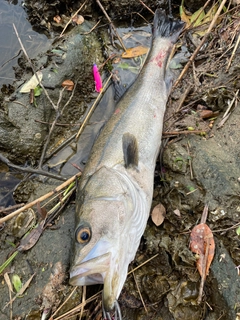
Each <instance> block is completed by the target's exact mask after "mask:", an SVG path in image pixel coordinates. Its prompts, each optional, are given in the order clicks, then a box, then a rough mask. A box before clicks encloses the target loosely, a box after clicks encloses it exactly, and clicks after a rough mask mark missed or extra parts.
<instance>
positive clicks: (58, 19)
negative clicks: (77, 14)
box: [53, 16, 62, 23]
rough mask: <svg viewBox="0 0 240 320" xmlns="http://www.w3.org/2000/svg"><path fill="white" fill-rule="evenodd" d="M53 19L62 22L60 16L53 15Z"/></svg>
mask: <svg viewBox="0 0 240 320" xmlns="http://www.w3.org/2000/svg"><path fill="white" fill-rule="evenodd" d="M53 20H54V21H55V22H56V23H62V18H61V17H60V16H55V17H53Z"/></svg>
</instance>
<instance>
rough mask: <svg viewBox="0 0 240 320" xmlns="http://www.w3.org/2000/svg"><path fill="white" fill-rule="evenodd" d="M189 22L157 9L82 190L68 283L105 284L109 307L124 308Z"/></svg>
mask: <svg viewBox="0 0 240 320" xmlns="http://www.w3.org/2000/svg"><path fill="white" fill-rule="evenodd" d="M183 25H184V23H183V22H180V21H174V20H171V19H170V18H168V17H167V16H166V15H165V13H163V12H162V11H160V10H159V9H157V10H156V12H155V16H154V23H153V44H152V49H151V52H150V54H149V56H148V58H147V61H146V63H145V65H144V67H143V69H142V70H141V72H140V74H139V76H138V78H137V80H136V81H135V82H134V84H133V85H132V86H131V87H130V89H129V90H128V91H127V92H126V94H125V95H124V96H123V98H122V99H121V100H120V102H119V103H118V105H117V107H116V110H115V112H114V114H113V115H112V117H111V118H110V120H109V121H108V122H107V124H106V125H105V127H104V129H103V130H102V132H101V133H100V135H99V137H98V139H97V141H96V142H95V144H94V146H93V149H92V153H91V156H90V159H89V161H88V163H87V165H86V167H85V169H84V172H83V175H82V177H81V182H80V186H79V188H78V194H77V201H76V202H77V207H76V231H75V252H74V260H73V263H72V267H71V270H70V284H71V285H74V286H75V285H79V286H83V285H92V284H99V283H103V284H104V288H103V308H104V310H106V311H107V312H109V311H110V310H112V309H116V308H117V307H118V305H117V299H118V297H119V295H120V292H121V290H122V287H123V285H124V282H125V280H126V277H127V272H128V265H129V263H130V262H131V261H132V260H133V259H134V257H135V254H136V251H137V249H138V246H139V243H140V239H141V237H142V235H143V233H144V230H145V227H146V224H147V220H148V217H149V212H150V208H151V203H152V194H153V179H154V169H155V163H156V158H157V155H158V152H159V148H160V145H161V136H162V126H163V117H164V112H165V108H166V103H167V99H168V95H169V91H170V88H171V81H169V80H168V79H166V78H167V77H166V64H167V60H168V57H169V53H170V51H171V49H172V46H173V43H174V42H175V41H176V40H177V38H178V36H179V34H180V32H181V30H182V28H183ZM119 312H120V311H119ZM108 318H110V316H108Z"/></svg>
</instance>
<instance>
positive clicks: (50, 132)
mask: <svg viewBox="0 0 240 320" xmlns="http://www.w3.org/2000/svg"><path fill="white" fill-rule="evenodd" d="M77 82H78V80H77V81H76V83H75V85H74V88H73V91H72V94H71V96H70V97H69V99H68V101H67V102H66V103H65V105H64V106H63V108H62V110H59V107H60V103H61V101H62V96H63V92H64V90H65V89H66V87H64V88H63V89H62V90H61V91H60V94H59V99H58V102H57V105H56V108H55V110H56V118H55V120H54V121H53V122H52V125H51V128H50V130H49V133H48V137H47V140H46V142H45V144H44V147H43V151H42V154H41V158H40V160H39V164H38V168H39V169H41V168H42V165H43V161H44V158H45V154H46V151H47V147H48V145H49V142H50V138H51V134H52V132H53V130H54V128H55V126H56V123H57V121H58V119H59V118H60V117H61V116H62V114H63V112H64V110H65V108H66V107H67V106H68V104H69V103H70V101H71V100H72V98H73V95H74V93H75V89H76V86H77Z"/></svg>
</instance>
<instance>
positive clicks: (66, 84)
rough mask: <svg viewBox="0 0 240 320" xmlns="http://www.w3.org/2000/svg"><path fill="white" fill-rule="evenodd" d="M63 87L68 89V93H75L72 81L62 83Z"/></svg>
mask: <svg viewBox="0 0 240 320" xmlns="http://www.w3.org/2000/svg"><path fill="white" fill-rule="evenodd" d="M62 87H66V89H67V90H68V91H73V88H74V82H73V81H72V80H64V81H63V83H62Z"/></svg>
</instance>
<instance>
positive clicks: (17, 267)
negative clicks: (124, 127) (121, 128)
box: [0, 11, 240, 320]
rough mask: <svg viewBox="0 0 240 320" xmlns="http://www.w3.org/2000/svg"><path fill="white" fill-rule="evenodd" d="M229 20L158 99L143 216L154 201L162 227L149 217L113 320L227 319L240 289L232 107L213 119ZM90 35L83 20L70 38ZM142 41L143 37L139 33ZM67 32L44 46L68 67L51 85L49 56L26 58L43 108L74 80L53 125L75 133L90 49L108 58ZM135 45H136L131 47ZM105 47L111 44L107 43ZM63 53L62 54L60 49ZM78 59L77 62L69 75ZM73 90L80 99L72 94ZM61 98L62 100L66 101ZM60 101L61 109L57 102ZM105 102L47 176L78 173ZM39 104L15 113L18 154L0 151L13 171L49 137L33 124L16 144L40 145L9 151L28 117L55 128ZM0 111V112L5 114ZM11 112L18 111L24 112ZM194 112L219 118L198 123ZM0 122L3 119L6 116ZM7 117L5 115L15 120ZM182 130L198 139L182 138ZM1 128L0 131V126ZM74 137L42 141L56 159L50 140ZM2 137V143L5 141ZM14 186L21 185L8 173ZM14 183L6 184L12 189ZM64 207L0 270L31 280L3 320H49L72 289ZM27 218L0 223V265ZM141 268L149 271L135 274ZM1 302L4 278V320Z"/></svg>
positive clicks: (239, 115) (34, 188) (230, 80)
mask: <svg viewBox="0 0 240 320" xmlns="http://www.w3.org/2000/svg"><path fill="white" fill-rule="evenodd" d="M231 17H232V21H233V23H232V24H230V23H229V19H228V17H227V16H225V18H224V19H223V20H222V21H221V24H220V25H219V27H218V28H216V30H214V32H213V33H212V35H211V41H209V46H208V47H207V48H205V49H204V51H200V53H199V55H198V57H197V59H196V62H195V65H194V66H193V67H190V69H189V70H188V72H187V74H186V75H185V77H184V79H183V80H182V81H181V82H180V84H179V85H178V86H177V87H176V88H175V89H174V90H173V91H172V93H171V96H170V98H169V102H168V108H167V112H166V116H165V122H164V134H163V143H162V145H163V147H162V150H161V153H160V157H159V160H158V162H157V166H156V173H155V190H154V197H153V207H154V206H155V205H156V204H158V203H159V202H161V203H162V204H163V205H164V206H165V208H166V212H167V213H166V218H165V220H164V222H163V224H161V225H160V226H159V227H157V226H155V225H154V223H153V222H152V220H151V218H149V222H148V225H147V228H146V231H145V233H144V235H143V238H142V241H141V245H140V248H139V250H138V252H137V254H136V258H135V260H134V262H133V263H132V264H131V266H130V267H129V271H130V270H132V269H134V268H136V267H139V268H138V269H137V270H136V271H134V274H133V273H131V274H130V275H129V276H128V279H127V281H126V283H125V286H124V288H123V291H122V293H121V296H120V299H119V303H120V306H121V310H122V313H123V319H139V320H140V319H141V320H143V319H144V320H148V319H157V320H161V319H164V320H181V319H184V320H188V319H189V320H190V319H199V320H200V319H207V320H218V319H222V320H224V319H225V320H232V319H237V317H238V313H239V312H240V301H239V296H240V280H239V276H238V270H237V269H236V266H238V265H239V263H240V262H239V261H240V251H239V245H240V239H239V236H238V235H237V233H236V229H237V227H234V225H236V224H237V223H239V215H240V198H239V195H240V182H239V180H240V179H239V178H240V169H239V167H240V166H239V162H240V160H239V159H240V158H239V150H240V148H239V147H240V146H239V137H238V132H239V129H238V128H239V126H240V111H239V101H238V98H237V99H236V102H234V103H233V106H232V109H231V114H230V116H229V117H228V119H227V121H226V122H225V123H224V125H223V126H221V120H222V117H223V115H224V113H225V112H226V110H227V108H228V106H229V103H230V102H231V101H232V99H234V97H235V95H236V92H237V90H238V89H239V88H240V79H239V64H240V58H239V49H238V51H237V53H238V54H236V55H235V57H234V58H233V61H232V64H231V67H230V69H229V71H226V65H227V63H228V61H229V58H230V56H231V53H232V50H228V48H229V46H230V43H231V40H232V39H233V38H234V36H233V34H234V32H235V34H237V32H238V33H239V15H238V14H237V13H236V12H235V11H234V12H233V14H232V16H231ZM88 23H90V24H89V25H88ZM92 25H94V24H91V22H87V25H85V26H82V27H81V28H87V29H86V30H90V28H91V26H92ZM86 30H84V32H86ZM144 32H145V33H147V31H146V30H145V31H144ZM78 33H79V29H78V32H76V33H75V31H72V32H70V34H69V36H67V38H65V39H64V41H63V42H60V43H59V42H57V43H56V45H55V47H54V48H55V49H57V50H63V49H64V50H63V52H64V53H66V54H68V53H70V52H72V53H71V56H70V58H69V59H70V60H71V61H74V64H72V65H70V63H69V61H70V60H68V59H63V60H64V61H62V60H61V62H62V63H61V64H60V65H61V68H59V71H60V72H59V73H58V74H57V75H55V73H53V72H52V71H51V70H52V68H53V65H56V63H59V60H57V61H56V60H54V59H58V58H59V57H56V56H54V57H53V58H51V60H49V56H47V55H45V54H43V55H42V56H40V58H39V59H37V60H36V64H37V65H38V66H40V65H41V64H42V62H41V59H44V60H45V70H44V71H43V72H44V79H48V80H44V84H45V85H46V87H48V86H50V85H52V84H54V85H53V88H55V90H53V91H52V92H55V93H54V94H55V96H53V99H55V98H56V97H58V94H59V90H60V84H61V82H62V80H63V79H64V78H66V77H67V78H69V77H71V78H72V79H76V78H77V77H78V76H79V75H80V82H81V85H80V86H78V87H77V91H76V93H75V96H74V99H73V101H72V104H70V108H72V109H70V110H68V112H66V113H64V115H63V117H62V118H61V121H62V122H63V123H71V121H72V123H75V122H78V121H80V120H81V119H82V118H81V116H82V114H83V112H84V110H86V109H87V108H88V106H89V104H90V102H91V101H93V97H94V93H93V90H94V89H93V84H92V79H91V80H90V77H91V73H90V71H89V72H88V71H86V70H88V69H89V70H90V65H91V64H92V63H93V62H96V61H97V60H95V59H99V60H98V61H97V62H98V63H101V62H103V60H104V57H103V56H104V55H103V53H102V52H101V49H100V47H101V45H104V48H105V50H107V49H106V48H108V50H109V51H108V55H110V52H111V50H113V49H109V48H110V46H111V43H110V40H104V39H106V38H107V36H106V34H105V36H103V35H101V32H99V30H97V31H96V33H90V35H89V37H91V38H88V40H86V38H82V37H81V36H78ZM81 33H82V32H81ZM100 35H101V43H98V42H97V41H96V39H98V38H99V37H100ZM122 36H123V35H122ZM71 37H73V38H71ZM92 37H93V38H92ZM104 37H105V38H104ZM73 39H74V40H73ZM78 39H79V40H78ZM189 39H190V40H189ZM137 41H141V40H139V38H138V39H137ZM115 42H116V43H117V45H118V42H117V40H115ZM89 43H91V44H92V43H96V46H94V47H92V46H91V45H89ZM180 43H181V46H182V47H184V46H186V47H187V48H188V51H189V52H191V50H194V48H195V47H194V44H193V43H192V42H191V38H190V37H189V34H188V33H185V34H184V35H183V36H182V38H181V40H180ZM233 43H234V42H233ZM190 44H191V45H190ZM134 45H136V44H134ZM134 45H133V46H134ZM69 46H71V48H70V49H69ZM79 47H80V48H81V50H79V51H77V49H76V48H79ZM83 48H87V49H86V51H84V50H82V49H83ZM96 48H97V49H96ZM96 50H98V51H96ZM115 50H116V49H115ZM82 51H83V58H82V59H83V61H84V63H83V64H81V65H76V64H77V61H78V60H79V54H81V52H82ZM115 52H116V51H115ZM90 53H91V54H92V55H90ZM61 54H62V53H61ZM84 55H85V56H86V55H89V56H91V57H92V58H91V59H89V60H88V59H86V58H84ZM61 59H62V57H61ZM94 60H95V61H94ZM67 61H68V62H67ZM85 63H87V64H85ZM83 65H84V66H83ZM113 65H114V64H113ZM75 66H76V69H75ZM83 68H85V69H83ZM120 69H121V68H119V71H121V70H120ZM74 70H75V71H74ZM130 70H133V69H129V68H128V70H126V69H125V70H124V72H126V73H127V72H128V76H126V75H125V76H124V74H123V73H119V74H120V76H121V77H122V80H123V82H124V81H127V80H126V79H127V77H128V78H129V75H131V77H132V76H133V72H131V71H130ZM134 70H135V69H134ZM49 75H51V76H54V77H55V78H54V79H53V81H52V80H50V81H49ZM26 78H27V75H26ZM85 84H86V85H87V86H85ZM17 86H18V85H17ZM17 86H16V87H17ZM189 87H191V90H190V91H189V93H188V95H187V96H186V97H185V99H184V101H181V100H182V97H183V96H184V93H185V92H186V90H188V88H189ZM82 90H86V91H84V92H83V93H82ZM50 92H51V91H50ZM15 94H17V101H19V100H18V99H26V101H25V102H24V103H25V104H28V102H27V101H28V100H27V99H28V98H27V97H22V96H21V95H20V94H19V93H18V91H15V93H14V95H15ZM65 94H68V93H66V92H65ZM68 96H69V94H68ZM87 97H88V98H87ZM64 99H67V96H66V97H64ZM87 99H88V100H87ZM104 99H105V100H104ZM109 100H111V101H113V100H114V90H113V87H110V88H109V90H108V92H107V95H106V96H105V97H103V100H102V101H101V103H100V105H99V106H100V108H99V109H98V110H99V111H97V110H96V112H95V113H94V117H95V118H94V117H93V118H91V120H90V122H91V123H92V126H91V128H90V127H89V126H88V127H87V128H86V130H87V131H84V133H83V135H82V136H81V138H80V140H81V143H80V142H79V141H80V140H79V141H78V142H73V141H72V142H71V143H70V145H68V146H67V147H66V149H63V151H61V152H62V153H61V152H60V154H59V153H58V155H57V156H56V158H54V157H51V158H50V159H49V163H50V164H54V163H55V164H56V163H58V162H59V161H60V160H63V159H64V160H67V161H66V163H65V164H64V165H57V166H56V167H54V169H51V170H54V171H55V172H57V173H60V174H63V175H65V176H70V175H72V174H74V173H76V172H77V169H76V168H75V167H73V166H72V165H71V164H72V163H77V164H78V165H80V167H83V166H84V163H85V162H86V160H87V157H88V154H89V152H90V149H91V145H92V143H93V141H94V137H96V135H97V132H98V131H99V130H100V128H101V127H102V125H103V124H104V121H106V120H107V118H108V116H109V114H110V113H111V110H113V109H114V106H115V102H114V103H113V104H111V106H109V107H108V108H107V110H108V112H107V113H108V115H107V116H106V114H105V111H104V106H105V105H106V103H107V102H109ZM44 101H46V100H44V98H43V97H42V96H41V97H40V99H39V100H38V107H37V108H36V110H35V111H34V112H37V113H35V114H31V113H28V114H27V115H26V114H25V115H24V117H25V118H29V119H30V120H29V122H26V123H24V125H19V128H18V131H17V132H15V137H16V136H20V135H21V132H23V131H25V132H23V134H22V136H21V138H20V139H19V140H18V141H17V145H18V146H19V148H18V149H17V150H18V152H17V153H16V154H15V155H13V156H12V158H11V156H10V149H12V144H11V145H10V146H11V148H9V149H8V148H7V144H6V146H5V147H4V150H1V152H2V151H5V153H4V154H5V155H7V156H8V157H10V158H11V160H12V161H14V162H16V163H19V162H24V161H29V162H30V160H31V161H32V163H33V164H34V163H36V162H37V160H38V159H39V155H40V153H41V148H42V145H43V141H44V137H45V136H46V134H47V129H48V127H46V126H43V124H41V125H39V126H40V127H38V125H37V124H34V126H36V128H33V129H31V130H36V131H31V133H30V134H29V137H28V138H27V140H28V141H29V140H34V139H33V138H32V137H33V136H34V134H36V133H39V132H40V131H39V130H41V136H42V140H41V142H39V144H35V143H34V141H33V142H32V143H31V145H29V148H28V150H26V148H25V145H26V142H22V145H20V144H21V140H22V139H25V138H26V137H27V135H26V128H28V127H29V126H30V123H31V122H32V119H36V118H38V119H41V120H43V119H45V121H48V122H49V121H52V120H53V119H54V116H55V115H54V112H53V111H52V110H51V107H50V106H48V109H47V110H46V108H45V107H44ZM5 107H6V104H4V108H5ZM15 107H16V106H15ZM7 108H8V109H5V113H6V114H7V112H6V110H8V112H9V110H11V108H13V106H12V107H11V104H10V105H8V106H7ZM21 108H22V109H23V110H25V109H24V108H25V107H21ZM29 109H30V106H29V107H28V109H26V110H28V112H29ZM202 110H208V111H211V112H216V111H217V112H218V113H217V115H216V114H213V115H212V116H210V118H207V119H203V118H202V116H201V111H202ZM39 112H40V113H41V114H40V115H39ZM69 113H70V114H69ZM75 114H76V117H75ZM103 114H104V116H103ZM7 116H8V117H9V113H8V115H7ZM16 117H17V115H16V114H15V115H14V118H15V119H16ZM103 120H104V121H103ZM101 121H102V122H101ZM95 122H97V123H95ZM3 123H6V122H3ZM94 123H95V124H94ZM34 126H32V127H34ZM15 127H16V126H15ZM15 127H14V128H15ZM192 129H194V130H197V131H198V132H200V131H201V132H205V133H204V134H202V133H201V134H194V133H190V132H191V130H192ZM0 130H4V126H3V125H0ZM14 130H15V129H14ZM77 130H78V128H77V129H76V128H75V127H73V126H71V128H69V127H68V129H63V127H59V128H58V129H57V131H56V133H55V134H54V135H53V138H52V141H51V150H55V148H56V146H57V145H58V144H60V142H61V141H64V140H65V139H67V138H69V137H70V136H71V135H72V134H74V133H75V132H76V131H77ZM88 130H89V131H88ZM12 131H13V128H10V129H9V130H8V134H6V138H7V136H8V135H11V132H12ZM42 132H44V133H43V134H42ZM10 137H11V139H10V140H11V141H12V140H13V139H14V138H13V137H12V136H10ZM24 141H26V140H24ZM9 143H10V142H9ZM11 143H12V142H11ZM1 149H2V148H1ZM49 154H50V151H49ZM16 155H17V157H16ZM1 170H2V171H1V172H2V174H3V176H4V177H6V174H9V175H10V174H13V172H12V171H11V170H10V171H9V169H8V168H6V166H3V168H2V169H1ZM17 178H18V179H21V177H20V176H19V175H18V176H17ZM17 178H15V179H17ZM14 183H15V184H16V183H17V181H14ZM58 184H59V183H58V182H57V181H56V180H53V179H46V178H43V177H36V176H35V177H31V179H30V180H27V182H25V181H24V182H22V183H21V184H20V185H19V187H18V188H17V189H16V190H15V193H14V195H13V200H12V201H16V202H18V203H19V202H27V201H31V200H33V199H36V198H38V197H39V196H41V195H43V194H45V193H46V192H48V191H50V190H53V189H54V188H55V187H56V186H57V185H58ZM12 186H13V185H10V186H9V190H10V189H12V188H13V187H12ZM74 201H75V199H74V196H73V197H72V198H71V199H70V202H69V204H68V206H67V207H66V208H65V209H64V210H63V212H62V213H61V215H60V216H59V217H58V218H57V219H56V220H55V221H53V222H52V224H51V225H49V226H48V228H46V230H45V231H44V232H43V234H42V236H41V237H40V239H39V241H38V242H37V243H36V245H35V246H34V247H33V248H32V249H30V250H28V251H27V252H25V253H18V255H17V256H16V258H15V259H14V261H13V262H12V264H11V265H10V266H9V267H8V268H7V269H6V270H5V272H6V271H7V272H8V274H9V276H10V278H11V277H12V275H13V274H18V275H19V276H20V278H21V281H22V282H23V283H26V281H27V280H28V279H29V278H30V276H31V274H33V273H35V276H34V278H33V280H32V282H31V284H30V285H29V288H28V289H27V291H26V292H25V293H24V294H23V295H22V296H21V297H19V298H17V299H16V300H15V301H14V302H13V304H12V313H13V319H41V316H42V312H43V311H44V312H45V313H46V314H47V313H48V314H53V312H54V311H55V310H56V309H57V307H58V306H59V305H60V304H61V303H62V302H63V301H65V300H66V297H68V295H69V293H70V292H71V291H72V288H71V287H70V286H69V285H68V269H69V263H70V259H71V244H72V241H73V232H74V208H75V203H74ZM205 204H208V206H209V213H208V218H207V224H208V226H209V227H210V228H211V230H212V231H213V234H214V239H215V242H216V251H215V256H214V260H213V263H212V266H211V268H210V273H209V276H208V277H207V279H206V283H205V286H204V293H203V298H202V302H201V304H197V297H198V291H199V285H200V276H199V274H198V272H197V270H196V257H195V255H194V254H193V253H192V252H191V251H190V249H189V238H190V231H191V230H192V228H193V227H194V226H195V225H196V224H198V223H199V222H200V219H201V215H202V212H203V208H204V205H205ZM35 209H36V207H34V211H36V212H37V210H35ZM37 220H39V214H37V213H35V214H33V213H32V212H26V213H24V215H23V216H20V217H19V218H18V220H16V219H14V220H10V222H8V223H7V224H6V225H5V228H4V229H3V230H2V231H1V242H0V252H1V254H0V264H2V263H3V262H4V261H5V260H6V258H7V256H8V255H9V254H10V252H12V250H13V248H12V246H11V244H12V243H15V244H17V242H18V241H19V239H20V238H21V237H22V234H23V233H22V232H23V230H22V231H21V233H20V234H19V229H20V230H21V229H22V228H23V229H24V228H26V230H28V229H29V228H31V227H32V226H33V225H35V224H36V221H37ZM26 221H27V222H28V224H27V223H26ZM24 231H25V230H24ZM148 259H150V261H149V262H147V263H146V264H143V263H144V262H145V261H147V260H148ZM99 289H100V288H99V287H95V286H94V287H88V288H87V298H88V297H91V296H92V295H93V294H95V293H96V292H98V291H99ZM140 293H141V296H140ZM81 299H82V293H81V290H80V289H79V288H78V290H77V291H76V292H75V293H74V294H73V295H72V296H71V298H70V299H69V300H68V302H67V303H66V305H65V306H64V307H63V308H62V309H61V310H60V312H59V313H58V315H59V314H61V313H64V312H65V311H66V310H71V309H72V308H73V306H76V305H78V304H79V303H80V302H81ZM9 300H10V298H9V291H8V286H7V284H6V278H3V277H2V278H1V284H0V305H1V311H0V318H1V319H10V316H11V308H10V307H9V306H7V307H5V309H3V308H4V306H5V305H6V303H8V301H9ZM143 302H144V304H145V305H143ZM83 318H84V319H100V318H101V295H98V296H97V298H95V299H94V301H93V302H91V303H89V304H87V306H86V307H85V311H84V314H83ZM42 319H44V317H43V318H42ZM53 319H56V317H53ZM73 319H74V318H73ZM75 319H77V316H76V317H75Z"/></svg>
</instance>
